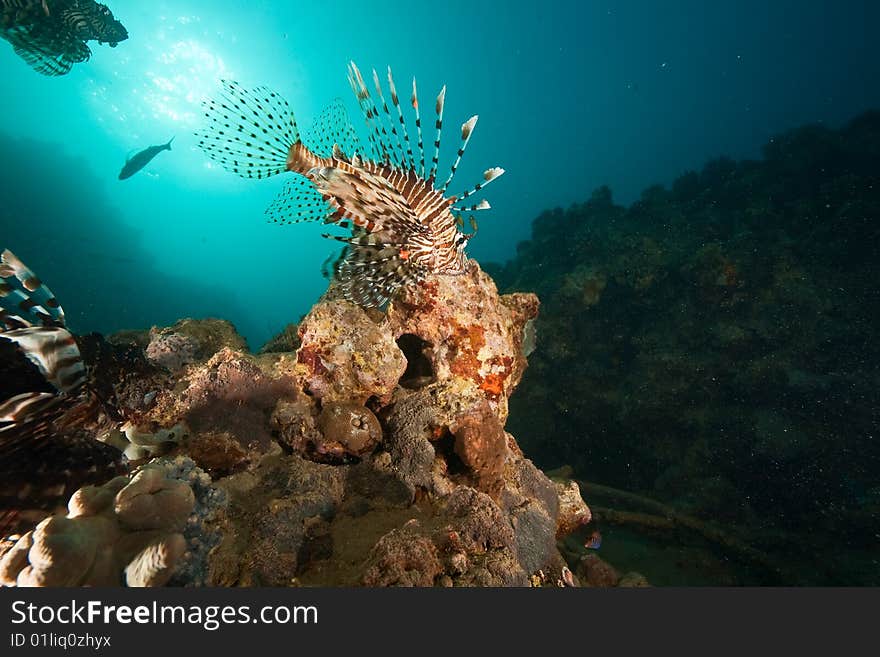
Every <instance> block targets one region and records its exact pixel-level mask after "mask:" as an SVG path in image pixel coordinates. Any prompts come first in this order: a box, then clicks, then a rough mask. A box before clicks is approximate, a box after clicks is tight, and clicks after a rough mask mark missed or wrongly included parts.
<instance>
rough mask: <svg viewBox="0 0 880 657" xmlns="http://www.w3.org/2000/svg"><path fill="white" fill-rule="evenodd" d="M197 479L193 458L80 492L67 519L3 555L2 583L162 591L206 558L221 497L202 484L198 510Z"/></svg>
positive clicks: (44, 525) (50, 522) (46, 523)
mask: <svg viewBox="0 0 880 657" xmlns="http://www.w3.org/2000/svg"><path fill="white" fill-rule="evenodd" d="M194 472H195V470H194V468H193V464H192V461H189V460H188V459H179V460H178V461H177V462H173V463H171V464H168V463H163V462H161V461H158V462H154V463H150V464H148V465H145V466H143V467H141V468H140V469H138V470H137V471H135V473H134V474H133V476H131V477H125V476H120V477H116V478H114V479H112V480H111V481H109V482H107V483H106V484H104V485H102V486H97V487H96V486H88V487H85V488H81V489H79V490H78V491H77V492H76V493H74V495H73V496H72V497H71V498H70V502H69V503H68V513H67V515H66V516H61V515H58V516H52V517H50V518H47V519H45V520H43V521H42V522H40V524H38V525H37V527H36V528H35V529H34V530H33V531H32V532H28V533H26V534H25V535H24V536H22V537H21V538H20V539H19V540H18V541H17V542H16V543H15V544H14V545H13V546H12V547H11V549H10V550H9V551H8V552H7V553H6V554H5V555H4V557H3V559H2V561H0V583H2V584H3V585H5V586H113V585H120V584H122V583H125V584H126V585H127V586H163V585H164V584H166V583H167V582H168V581H169V580H170V579H171V577H172V576H173V575H174V573H175V571H176V570H178V569H179V568H180V567H181V566H182V565H183V564H186V565H187V568H189V569H195V568H196V567H195V566H193V565H192V564H193V563H195V562H197V561H199V560H202V561H203V560H204V559H205V557H206V552H205V550H204V549H202V548H201V542H202V541H203V540H204V539H203V538H202V536H203V535H204V533H205V532H203V531H202V529H201V524H202V521H203V520H204V518H205V517H207V516H208V515H209V514H210V513H211V512H213V511H216V509H217V508H218V507H219V506H220V505H221V504H222V498H220V499H221V501H220V502H218V501H217V498H215V497H212V496H211V495H210V494H208V493H207V489H208V488H209V486H207V487H206V486H205V484H206V482H204V481H202V482H201V484H202V489H201V490H199V491H198V492H199V493H200V497H201V499H200V500H199V504H198V507H197V498H196V493H195V492H194V490H193V486H192V485H191V483H190V481H189V480H188V479H187V477H189V476H191V475H192V474H193V473H194ZM202 474H203V473H202ZM195 479H196V480H198V479H199V474H195ZM194 512H195V513H194Z"/></svg>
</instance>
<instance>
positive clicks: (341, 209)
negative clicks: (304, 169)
mask: <svg viewBox="0 0 880 657" xmlns="http://www.w3.org/2000/svg"><path fill="white" fill-rule="evenodd" d="M403 176H404V174H403V173H402V172H399V171H396V170H395V171H393V172H392V173H391V177H392V179H396V177H403ZM309 179H310V180H311V181H312V182H313V183H314V185H315V187H316V188H317V190H318V191H319V192H320V193H321V194H322V195H323V196H324V198H325V199H326V200H327V202H328V203H329V204H330V206H331V207H333V208H334V210H335V211H336V213H335V216H337V217H338V218H340V219H341V218H343V217H345V218H348V219H351V221H352V222H353V223H354V224H355V225H356V226H360V227H363V228H365V229H366V230H367V231H368V232H371V233H372V232H377V231H382V230H388V231H392V232H393V233H394V234H395V235H400V236H405V235H409V234H412V233H417V232H422V231H424V230H425V227H424V226H423V225H422V224H421V223H420V222H419V218H418V216H417V215H416V214H415V213H414V212H413V209H412V208H411V206H410V204H409V202H408V201H407V199H406V197H404V196H403V195H402V194H401V192H400V191H398V189H397V187H395V186H394V185H393V184H392V183H391V182H389V180H388V179H386V178H385V177H383V176H382V175H378V174H373V173H370V172H369V171H367V170H366V169H362V168H355V167H353V166H345V167H343V166H342V165H340V166H337V167H324V168H316V169H313V170H312V171H310V172H309Z"/></svg>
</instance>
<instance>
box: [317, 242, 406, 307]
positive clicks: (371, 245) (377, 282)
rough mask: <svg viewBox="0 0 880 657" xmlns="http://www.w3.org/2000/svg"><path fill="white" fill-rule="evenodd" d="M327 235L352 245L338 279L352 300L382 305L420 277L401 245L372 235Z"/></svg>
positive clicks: (344, 291) (342, 261) (340, 265)
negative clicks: (405, 255) (406, 257)
mask: <svg viewBox="0 0 880 657" xmlns="http://www.w3.org/2000/svg"><path fill="white" fill-rule="evenodd" d="M325 237H329V238H331V239H337V240H339V241H342V242H347V243H348V245H349V246H348V248H347V250H346V251H347V253H346V254H345V257H344V258H343V259H342V260H341V262H339V264H338V265H337V267H336V282H337V283H338V285H339V286H340V288H341V289H342V291H343V294H344V295H345V298H346V299H348V300H349V301H351V302H352V303H356V304H358V305H359V306H363V307H365V308H380V307H382V306H384V305H385V304H387V303H388V302H389V301H390V300H391V298H392V297H393V296H394V293H395V292H397V290H398V289H399V288H401V287H402V286H404V285H407V284H409V283H411V282H413V281H415V280H418V278H419V276H418V273H417V271H416V270H415V269H414V268H413V267H412V266H411V265H410V263H409V262H408V261H407V260H406V259H405V258H403V257H402V256H401V247H400V245H397V244H383V243H378V242H375V241H374V240H373V239H372V237H373V236H371V235H366V236H364V237H355V238H350V239H349V238H342V237H336V236H332V235H325Z"/></svg>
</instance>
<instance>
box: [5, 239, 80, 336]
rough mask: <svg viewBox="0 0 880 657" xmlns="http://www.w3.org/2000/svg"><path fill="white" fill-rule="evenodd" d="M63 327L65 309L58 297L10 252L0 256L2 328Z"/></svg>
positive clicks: (7, 251)
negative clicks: (35, 325) (35, 324)
mask: <svg viewBox="0 0 880 657" xmlns="http://www.w3.org/2000/svg"><path fill="white" fill-rule="evenodd" d="M35 321H36V322H38V323H39V324H41V325H43V326H64V310H63V309H62V308H61V306H60V305H59V304H58V300H57V299H56V298H55V295H54V294H52V290H50V289H49V288H48V287H47V286H46V285H45V284H44V283H43V282H42V281H41V280H40V279H39V278H38V277H37V276H36V274H34V272H32V271H31V270H30V269H28V267H27V266H26V265H25V264H24V263H23V262H22V261H21V260H19V259H18V258H17V257H16V256H15V254H14V253H12V251H10V250H8V249H7V250H5V251H3V252H2V253H0V326H2V327H3V328H5V329H16V328H25V327H28V326H33V325H34V322H35Z"/></svg>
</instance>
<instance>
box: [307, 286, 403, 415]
mask: <svg viewBox="0 0 880 657" xmlns="http://www.w3.org/2000/svg"><path fill="white" fill-rule="evenodd" d="M299 336H300V340H301V345H300V347H299V349H298V350H297V352H296V358H297V365H298V367H297V370H296V371H297V374H298V375H299V377H300V378H301V381H302V384H303V387H304V388H305V389H306V390H308V391H309V393H311V394H312V395H314V396H315V397H318V398H320V399H322V400H324V401H345V402H349V401H351V402H357V403H361V404H363V403H364V402H366V401H367V400H368V399H369V398H370V397H377V398H379V399H383V400H386V401H387V400H388V399H389V398H390V396H391V393H392V392H393V391H394V388H395V386H396V385H397V382H398V380H399V379H400V377H401V376H402V375H403V373H404V371H405V370H406V359H405V358H404V357H403V353H402V352H401V351H400V348H399V347H398V346H397V343H395V341H394V335H393V334H392V333H391V332H390V331H389V330H388V328H387V327H386V326H384V324H383V323H381V322H380V323H377V322H376V321H374V320H373V319H372V318H371V317H370V315H369V314H368V313H367V311H366V310H364V309H363V308H360V307H358V306H356V305H354V304H353V303H350V302H348V301H343V300H335V301H324V302H322V303H319V304H318V305H316V306H315V307H314V308H312V311H311V312H310V313H309V314H308V315H306V316H305V317H304V318H303V320H302V322H301V323H300V325H299Z"/></svg>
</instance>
